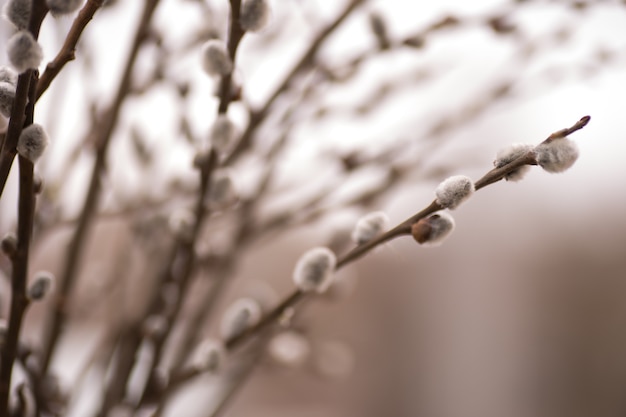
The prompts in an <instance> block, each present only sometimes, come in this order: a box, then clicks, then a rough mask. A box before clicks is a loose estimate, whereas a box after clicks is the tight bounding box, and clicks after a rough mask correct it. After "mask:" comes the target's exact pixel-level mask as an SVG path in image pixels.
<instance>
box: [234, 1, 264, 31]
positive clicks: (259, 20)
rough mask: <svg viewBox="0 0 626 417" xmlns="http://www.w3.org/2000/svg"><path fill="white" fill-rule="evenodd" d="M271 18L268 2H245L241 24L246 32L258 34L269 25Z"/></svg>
mask: <svg viewBox="0 0 626 417" xmlns="http://www.w3.org/2000/svg"><path fill="white" fill-rule="evenodd" d="M269 16H270V8H269V5H268V4H267V0H243V2H242V4H241V14H240V16H239V23H240V24H241V27H242V28H243V29H244V30H247V31H250V32H256V31H259V30H261V29H263V28H264V27H265V26H266V25H267V22H268V20H269Z"/></svg>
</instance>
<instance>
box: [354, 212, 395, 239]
mask: <svg viewBox="0 0 626 417" xmlns="http://www.w3.org/2000/svg"><path fill="white" fill-rule="evenodd" d="M388 226H389V217H388V216H387V215H386V214H385V213H384V212H382V211H375V212H372V213H369V214H366V215H365V216H363V217H361V218H360V219H359V220H358V221H357V222H356V226H355V227H354V230H353V231H352V240H353V241H354V243H356V244H357V245H362V244H363V243H366V242H369V241H370V240H372V239H373V238H375V237H376V236H378V235H379V234H381V233H382V232H383V231H385V229H387V227H388Z"/></svg>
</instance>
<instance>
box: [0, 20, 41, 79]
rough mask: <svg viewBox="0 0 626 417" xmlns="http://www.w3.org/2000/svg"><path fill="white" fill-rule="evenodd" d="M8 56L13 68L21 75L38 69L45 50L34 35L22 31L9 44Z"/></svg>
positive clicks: (12, 37)
mask: <svg viewBox="0 0 626 417" xmlns="http://www.w3.org/2000/svg"><path fill="white" fill-rule="evenodd" d="M7 51H8V52H7V54H8V56H9V61H10V62H11V65H12V66H13V68H15V69H16V70H17V72H19V73H20V74H21V73H23V72H25V71H27V70H29V69H37V68H38V67H39V65H40V64H41V61H42V60H43V50H42V49H41V46H40V45H39V44H38V43H37V41H36V40H35V38H33V35H32V34H31V33H30V32H29V31H27V30H20V31H19V32H17V33H16V34H15V35H13V36H11V38H10V39H9V41H8V42H7Z"/></svg>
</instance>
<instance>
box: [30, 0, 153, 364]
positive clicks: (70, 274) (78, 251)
mask: <svg viewBox="0 0 626 417" xmlns="http://www.w3.org/2000/svg"><path fill="white" fill-rule="evenodd" d="M158 3H159V0H146V4H145V6H144V9H143V13H142V16H141V20H140V22H139V26H138V29H137V32H136V33H135V38H134V41H133V44H132V47H131V50H130V53H129V56H128V59H127V62H126V65H125V68H124V72H123V75H122V79H121V82H120V85H119V87H118V90H117V93H116V96H115V99H114V101H113V103H112V104H111V105H110V107H109V109H108V110H107V111H106V112H105V113H104V115H103V117H102V119H101V122H100V123H98V124H97V125H96V126H94V129H93V131H92V134H93V135H95V145H96V160H95V162H94V165H93V168H92V171H91V176H90V182H89V188H88V191H87V196H86V197H85V201H84V203H83V208H82V211H81V215H80V218H79V220H78V225H77V227H76V231H75V232H74V235H73V236H72V238H71V240H70V243H69V245H68V249H67V258H66V259H65V263H64V268H63V272H62V276H61V280H60V281H61V284H60V289H59V291H58V293H57V295H56V296H55V298H54V300H53V308H54V312H53V314H52V318H51V321H50V322H49V323H48V325H47V326H46V330H47V334H46V337H45V339H44V340H45V342H44V343H45V345H44V350H43V353H44V354H43V360H42V372H43V373H44V374H45V373H46V372H47V369H48V367H49V365H50V360H51V358H52V355H53V354H54V351H55V349H56V346H57V341H58V339H59V337H60V335H61V332H62V328H63V323H64V322H65V320H66V318H67V306H66V303H67V300H68V297H69V294H70V291H71V290H72V288H73V286H74V282H75V280H76V275H77V273H78V267H79V261H80V259H81V258H82V254H83V250H84V247H85V245H84V241H85V238H86V237H87V234H88V231H89V226H90V225H91V223H92V219H93V217H94V216H95V213H96V210H97V206H98V201H99V197H100V191H101V186H102V185H101V176H102V173H103V172H104V169H105V165H106V156H107V150H108V147H109V143H110V142H111V137H112V136H113V131H114V129H115V126H116V125H117V119H118V117H119V114H120V110H121V108H122V103H123V102H124V99H125V97H126V95H127V94H128V92H129V91H130V85H131V75H132V70H133V67H134V66H135V61H136V59H137V56H138V53H139V49H140V47H141V45H142V43H143V41H144V39H145V37H146V34H147V32H148V28H149V26H150V21H151V19H152V15H153V14H154V10H155V9H156V6H157V5H158Z"/></svg>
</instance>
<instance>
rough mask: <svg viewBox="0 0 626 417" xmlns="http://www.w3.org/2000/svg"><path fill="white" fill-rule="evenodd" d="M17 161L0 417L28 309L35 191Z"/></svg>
mask: <svg viewBox="0 0 626 417" xmlns="http://www.w3.org/2000/svg"><path fill="white" fill-rule="evenodd" d="M36 83H37V73H36V71H35V72H33V73H32V78H31V83H30V85H29V88H30V91H31V94H30V97H29V99H30V102H29V104H28V106H27V108H26V117H25V118H26V124H29V125H30V124H32V123H33V116H34V90H35V85H36ZM18 160H19V196H18V212H17V213H18V219H17V252H16V253H15V255H14V256H13V257H12V259H11V261H12V263H13V271H12V274H11V311H10V316H9V328H8V330H7V335H6V340H5V344H4V347H3V348H2V354H1V359H2V363H1V364H0V417H6V416H7V415H8V414H9V409H8V407H9V396H10V393H11V376H12V373H13V363H14V362H15V357H16V355H17V347H18V343H19V335H20V330H21V328H22V321H23V318H24V314H25V312H26V309H27V307H28V298H27V297H26V283H27V281H28V257H29V249H30V241H31V237H32V234H33V222H34V217H35V191H34V184H33V177H34V174H33V172H34V167H33V163H32V162H31V161H29V160H28V159H26V158H23V157H22V156H20V157H19V158H18Z"/></svg>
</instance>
